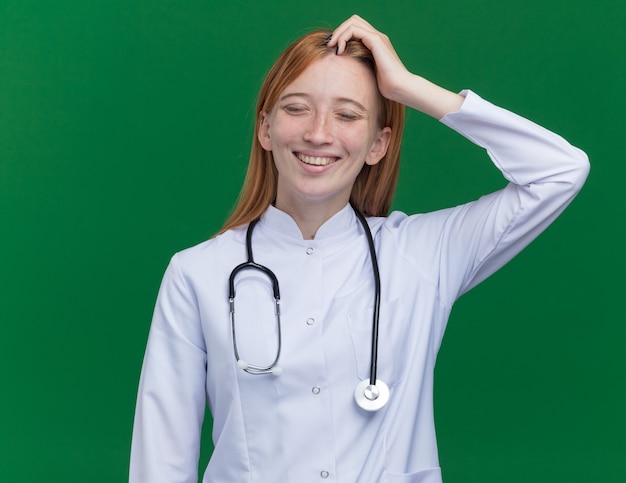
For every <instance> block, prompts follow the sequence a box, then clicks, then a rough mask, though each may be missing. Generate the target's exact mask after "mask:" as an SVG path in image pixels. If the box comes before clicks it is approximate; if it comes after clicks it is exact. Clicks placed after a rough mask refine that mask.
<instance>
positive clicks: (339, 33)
mask: <svg viewBox="0 0 626 483" xmlns="http://www.w3.org/2000/svg"><path fill="white" fill-rule="evenodd" d="M355 27H356V28H361V29H363V30H364V31H370V32H372V33H375V32H376V29H375V28H374V27H372V25H370V24H369V23H368V22H367V21H365V20H364V19H362V18H361V17H359V16H358V15H353V16H351V17H350V18H349V19H347V20H345V21H344V22H342V23H341V24H340V25H339V26H338V27H337V28H335V30H334V31H333V33H332V35H331V38H330V40H329V42H328V46H329V47H334V46H335V45H336V46H337V52H338V53H343V51H344V50H345V45H346V43H347V42H348V41H350V39H352V38H353V36H354V30H353V28H355Z"/></svg>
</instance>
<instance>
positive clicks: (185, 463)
mask: <svg viewBox="0 0 626 483" xmlns="http://www.w3.org/2000/svg"><path fill="white" fill-rule="evenodd" d="M205 380H206V348H205V343H204V339H203V337H202V330H201V325H200V320H199V315H198V308H197V302H196V299H195V296H194V294H193V292H192V291H191V290H190V288H189V286H188V285H187V284H186V282H185V279H184V276H183V274H182V273H181V270H180V267H179V264H178V261H177V256H176V255H175V256H174V257H173V258H172V260H171V262H170V265H169V266H168V268H167V270H166V272H165V275H164V277H163V281H162V283H161V288H160V290H159V295H158V298H157V302H156V307H155V310H154V316H153V319H152V325H151V327H150V335H149V337H148V344H147V348H146V353H145V357H144V362H143V368H142V372H141V379H140V383H139V392H138V396H137V407H136V411H135V423H134V427H133V439H132V448H131V459H130V480H129V481H130V483H147V482H150V483H159V482H163V483H165V482H167V483H191V482H193V483H197V481H198V458H199V451H200V432H201V428H202V421H203V419H204V411H205V406H206V395H205V394H206V393H205Z"/></svg>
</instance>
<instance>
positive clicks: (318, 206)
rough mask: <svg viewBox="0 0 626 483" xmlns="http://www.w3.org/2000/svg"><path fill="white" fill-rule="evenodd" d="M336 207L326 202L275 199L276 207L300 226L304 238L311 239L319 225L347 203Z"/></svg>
mask: <svg viewBox="0 0 626 483" xmlns="http://www.w3.org/2000/svg"><path fill="white" fill-rule="evenodd" d="M347 202H348V201H347V200H346V202H345V203H343V204H342V205H341V206H339V207H337V206H334V205H329V204H328V203H298V202H295V203H294V202H291V203H280V202H279V200H276V208H278V209H279V210H281V211H284V212H285V213H287V214H288V215H289V216H291V217H292V218H293V220H294V221H295V222H296V224H297V225H298V228H300V232H301V233H302V238H303V239H304V240H313V239H314V238H315V234H316V233H317V230H319V228H320V226H322V225H323V224H324V223H326V222H327V221H328V220H329V219H330V218H331V217H332V216H333V215H335V214H336V213H338V212H339V211H340V210H341V209H342V208H343V207H344V206H345V205H346V203H347Z"/></svg>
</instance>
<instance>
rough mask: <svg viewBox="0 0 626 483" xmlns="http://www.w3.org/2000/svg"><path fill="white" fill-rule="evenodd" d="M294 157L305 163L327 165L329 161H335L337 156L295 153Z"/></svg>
mask: <svg viewBox="0 0 626 483" xmlns="http://www.w3.org/2000/svg"><path fill="white" fill-rule="evenodd" d="M296 157H297V158H298V159H299V160H300V161H302V162H303V163H305V164H311V165H314V166H328V165H329V164H331V163H334V162H335V161H337V159H339V158H337V157H334V156H312V155H309V154H303V153H296Z"/></svg>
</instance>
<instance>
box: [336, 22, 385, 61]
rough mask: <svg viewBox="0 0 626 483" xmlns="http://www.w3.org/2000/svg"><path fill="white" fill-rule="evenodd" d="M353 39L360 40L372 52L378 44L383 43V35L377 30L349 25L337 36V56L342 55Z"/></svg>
mask: <svg viewBox="0 0 626 483" xmlns="http://www.w3.org/2000/svg"><path fill="white" fill-rule="evenodd" d="M333 38H334V37H333ZM353 39H356V40H360V41H361V42H363V44H364V45H365V46H366V47H367V48H368V49H370V50H371V51H373V50H374V49H375V46H376V45H377V44H379V43H382V35H381V33H380V32H378V31H377V30H375V29H373V28H368V27H365V26H361V25H349V26H347V27H346V28H345V29H344V30H343V31H341V32H340V33H338V35H337V38H336V40H337V42H336V44H337V54H338V55H341V54H342V53H343V52H344V51H345V49H346V45H347V43H348V42H349V41H350V40H353Z"/></svg>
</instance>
